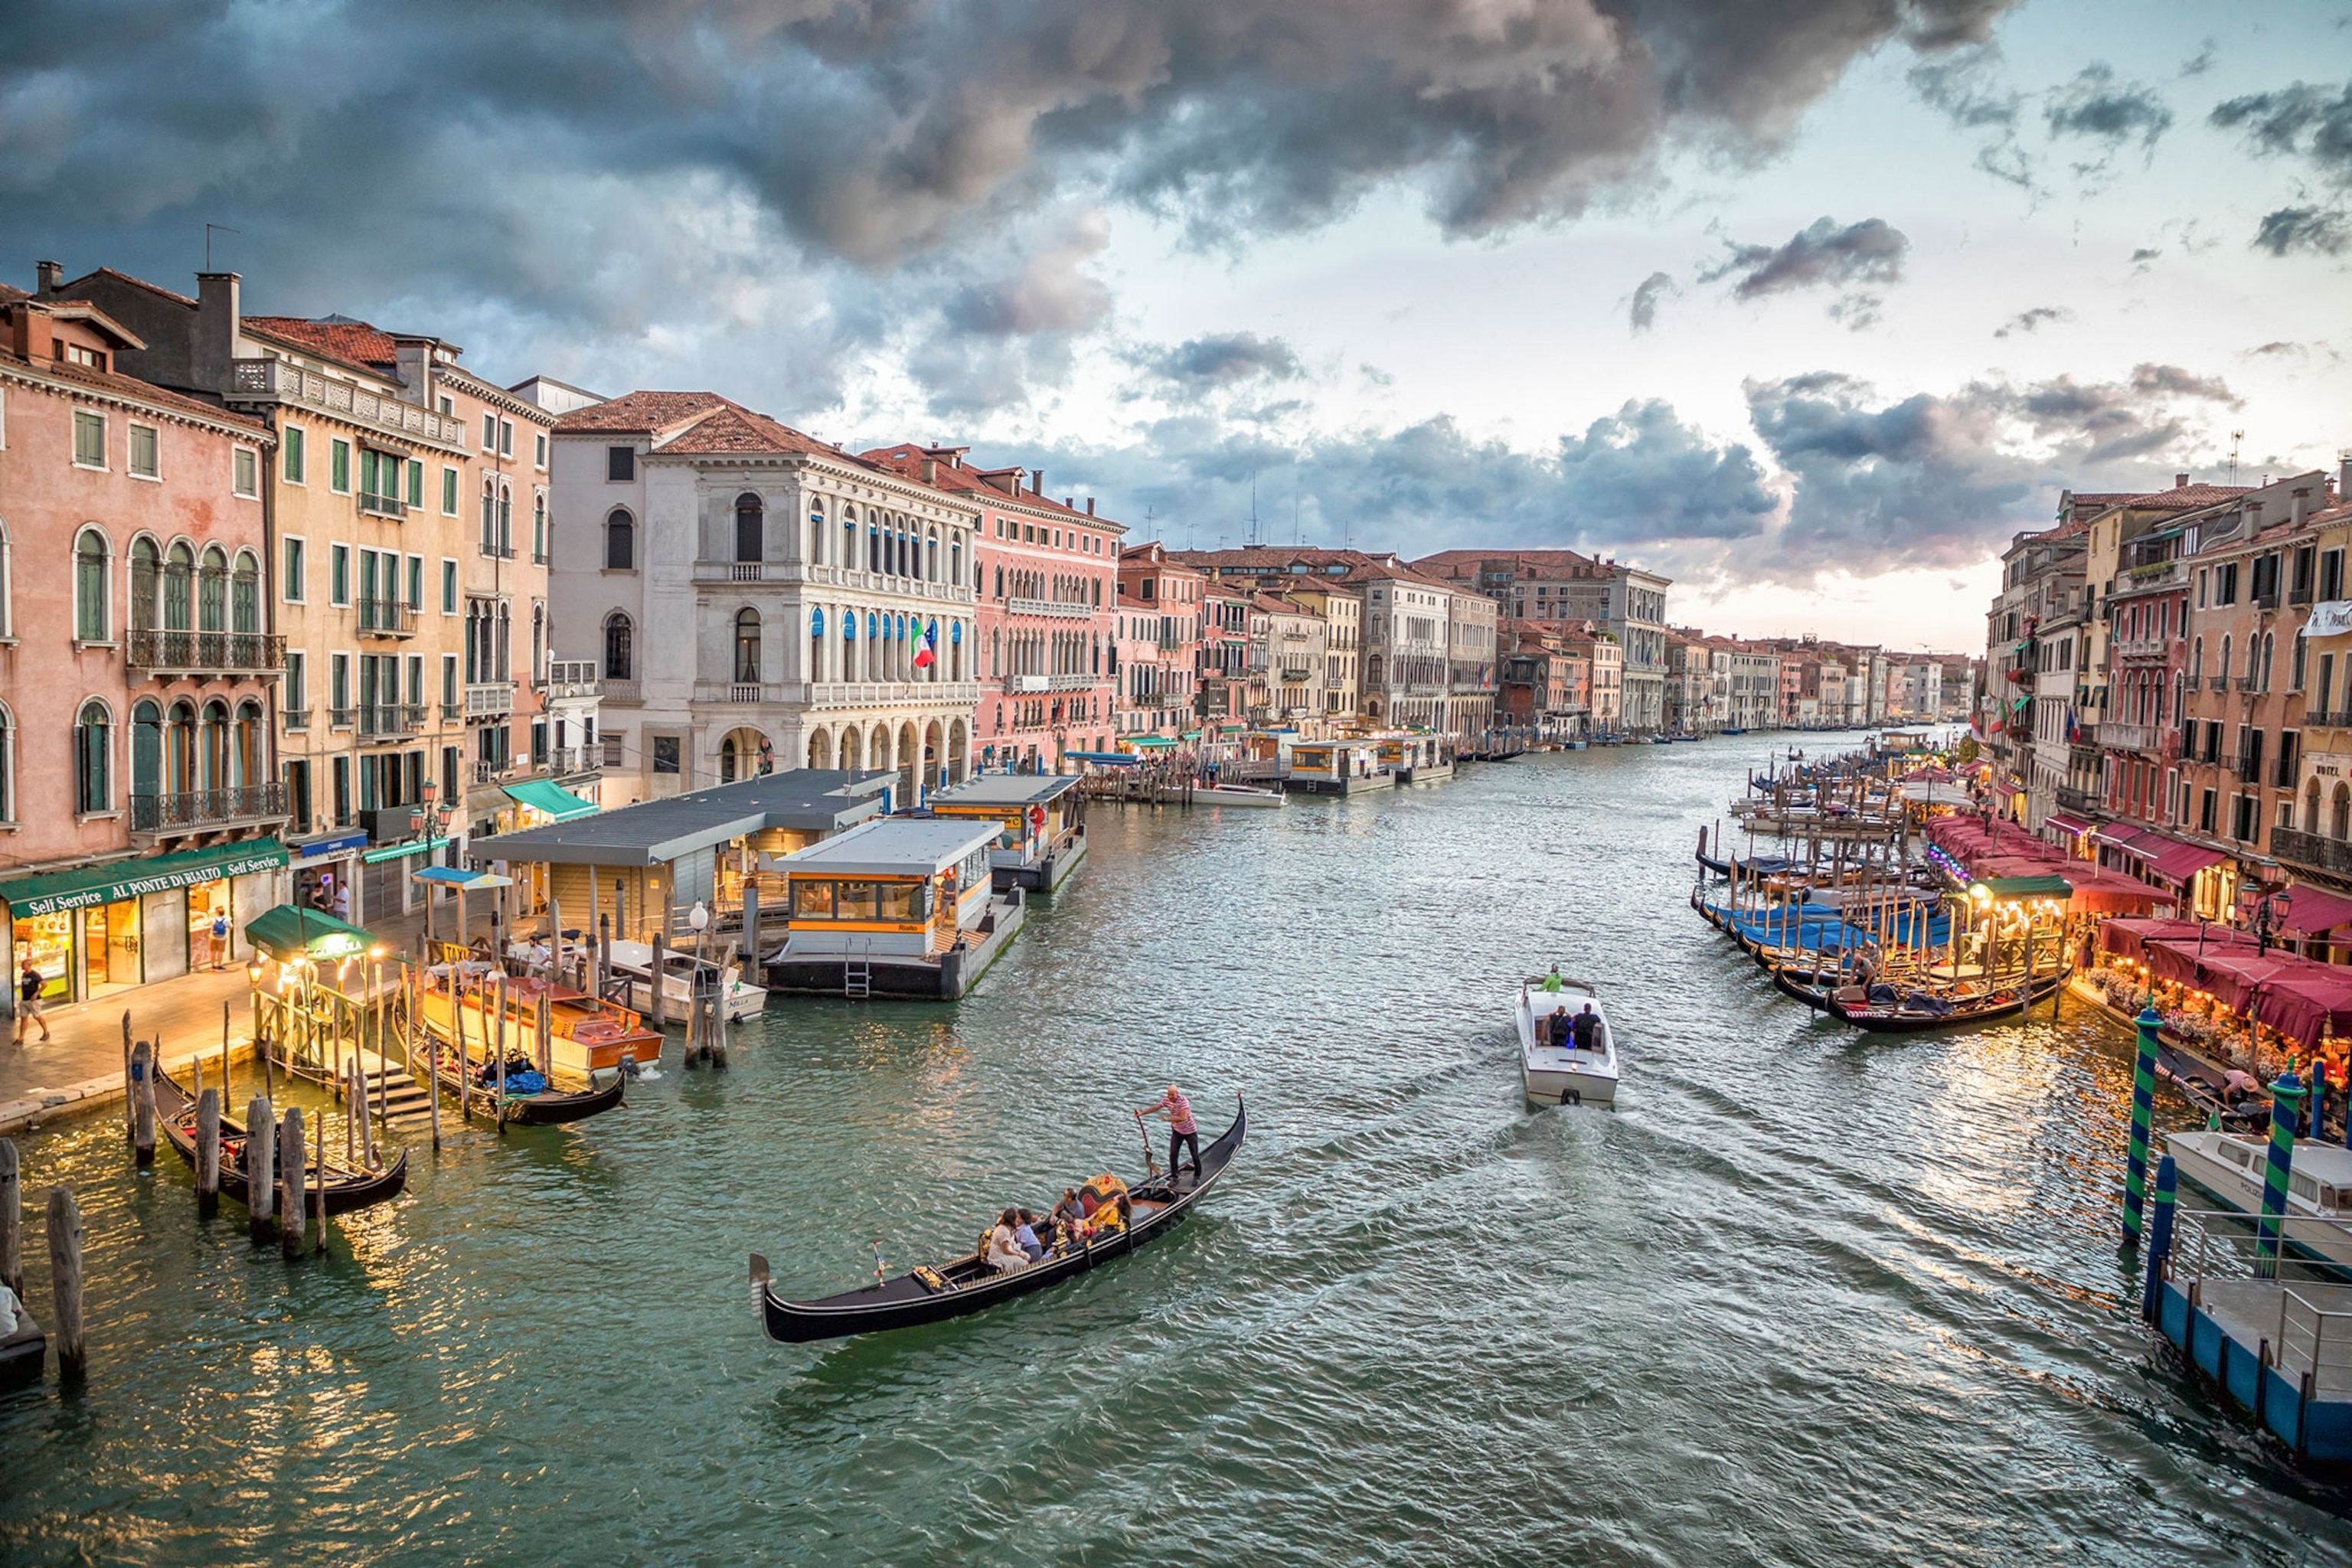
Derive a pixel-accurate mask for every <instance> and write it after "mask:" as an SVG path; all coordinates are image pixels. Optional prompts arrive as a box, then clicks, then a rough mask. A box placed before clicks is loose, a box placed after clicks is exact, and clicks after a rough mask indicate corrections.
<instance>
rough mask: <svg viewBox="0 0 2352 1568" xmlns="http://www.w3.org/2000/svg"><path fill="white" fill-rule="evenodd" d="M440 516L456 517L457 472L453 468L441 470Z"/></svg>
mask: <svg viewBox="0 0 2352 1568" xmlns="http://www.w3.org/2000/svg"><path fill="white" fill-rule="evenodd" d="M441 515H442V516H443V517H455V516H457V469H455V468H444V469H442V470H441Z"/></svg>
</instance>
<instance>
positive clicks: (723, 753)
mask: <svg viewBox="0 0 2352 1568" xmlns="http://www.w3.org/2000/svg"><path fill="white" fill-rule="evenodd" d="M734 782H735V737H734V736H732V735H730V736H728V737H727V738H726V739H725V740H723V741H721V742H719V783H720V784H733V783H734Z"/></svg>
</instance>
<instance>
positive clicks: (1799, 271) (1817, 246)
mask: <svg viewBox="0 0 2352 1568" xmlns="http://www.w3.org/2000/svg"><path fill="white" fill-rule="evenodd" d="M1910 249H1911V241H1910V240H1909V239H1908V238H1907V237H1905V235H1904V233H1903V231H1902V230H1901V229H1899V228H1895V227H1894V226H1891V225H1889V224H1888V223H1887V222H1885V220H1884V219H1883V218H1874V217H1872V218H1864V219H1863V220H1862V221H1861V222H1860V223H1853V224H1848V225H1847V226H1845V227H1843V228H1840V227H1839V226H1837V224H1836V223H1835V222H1834V221H1832V219H1829V218H1826V217H1824V218H1821V219H1818V220H1816V221H1815V222H1814V223H1813V225H1812V226H1811V227H1809V228H1804V229H1801V230H1799V231H1798V232H1797V234H1796V235H1795V236H1794V237H1792V238H1790V241H1789V242H1788V243H1787V244H1786V245H1779V246H1771V245H1735V246H1733V247H1731V253H1730V254H1729V255H1728V256H1727V257H1725V258H1723V260H1721V261H1719V262H1717V264H1716V265H1714V266H1713V267H1708V268H1701V269H1700V272H1699V275H1698V277H1699V281H1700V282H1702V283H1713V282H1716V281H1717V280H1719V279H1725V278H1729V279H1735V281H1734V282H1733V284H1732V288H1731V294H1732V298H1734V299H1736V300H1761V299H1766V298H1768V297H1769V296H1771V295H1774V294H1790V293H1796V292H1799V291H1801V290H1803V289H1839V290H1842V292H1841V293H1840V294H1839V296H1838V298H1837V299H1836V300H1834V301H1832V304H1831V306H1830V315H1831V316H1832V318H1833V319H1834V320H1836V321H1843V323H1845V325H1846V326H1848V327H1850V328H1852V329H1853V330H1854V331H1861V330H1862V329H1863V328H1864V327H1867V326H1869V325H1871V324H1872V323H1873V322H1874V321H1877V320H1878V307H1879V306H1880V304H1881V303H1883V302H1884V301H1883V297H1882V296H1881V295H1880V294H1878V293H1877V292H1876V291H1875V290H1874V289H1864V288H1856V287H1854V285H1857V284H1878V283H1895V282H1900V281H1901V280H1902V278H1903V258H1904V257H1905V256H1906V255H1907V254H1909V252H1910Z"/></svg>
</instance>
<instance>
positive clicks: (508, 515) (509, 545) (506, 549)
mask: <svg viewBox="0 0 2352 1568" xmlns="http://www.w3.org/2000/svg"><path fill="white" fill-rule="evenodd" d="M499 555H500V556H502V557H504V558H506V559H508V560H512V559H513V558H514V487H513V486H511V485H508V484H504V483H501V484H500V485H499Z"/></svg>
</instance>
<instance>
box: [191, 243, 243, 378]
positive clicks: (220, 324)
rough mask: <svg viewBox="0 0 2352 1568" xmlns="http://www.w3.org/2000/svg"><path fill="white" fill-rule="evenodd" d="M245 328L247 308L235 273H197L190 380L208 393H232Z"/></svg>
mask: <svg viewBox="0 0 2352 1568" xmlns="http://www.w3.org/2000/svg"><path fill="white" fill-rule="evenodd" d="M244 330H245V308H244V305H243V303H242V301H241V299H240V295H239V290H238V283H237V275H236V273H234V272H199V273H197V274H196V330H195V333H194V338H193V340H192V341H191V342H190V343H189V348H188V379H189V381H191V382H192V383H194V384H195V385H197V386H201V387H203V388H205V390H206V391H208V392H217V393H223V394H226V393H228V392H230V391H232V390H234V389H233V388H232V387H231V385H230V374H231V369H230V363H229V362H230V361H232V360H234V359H235V358H236V340H237V338H238V337H239V336H240V335H241V334H242V333H243V331H244Z"/></svg>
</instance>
